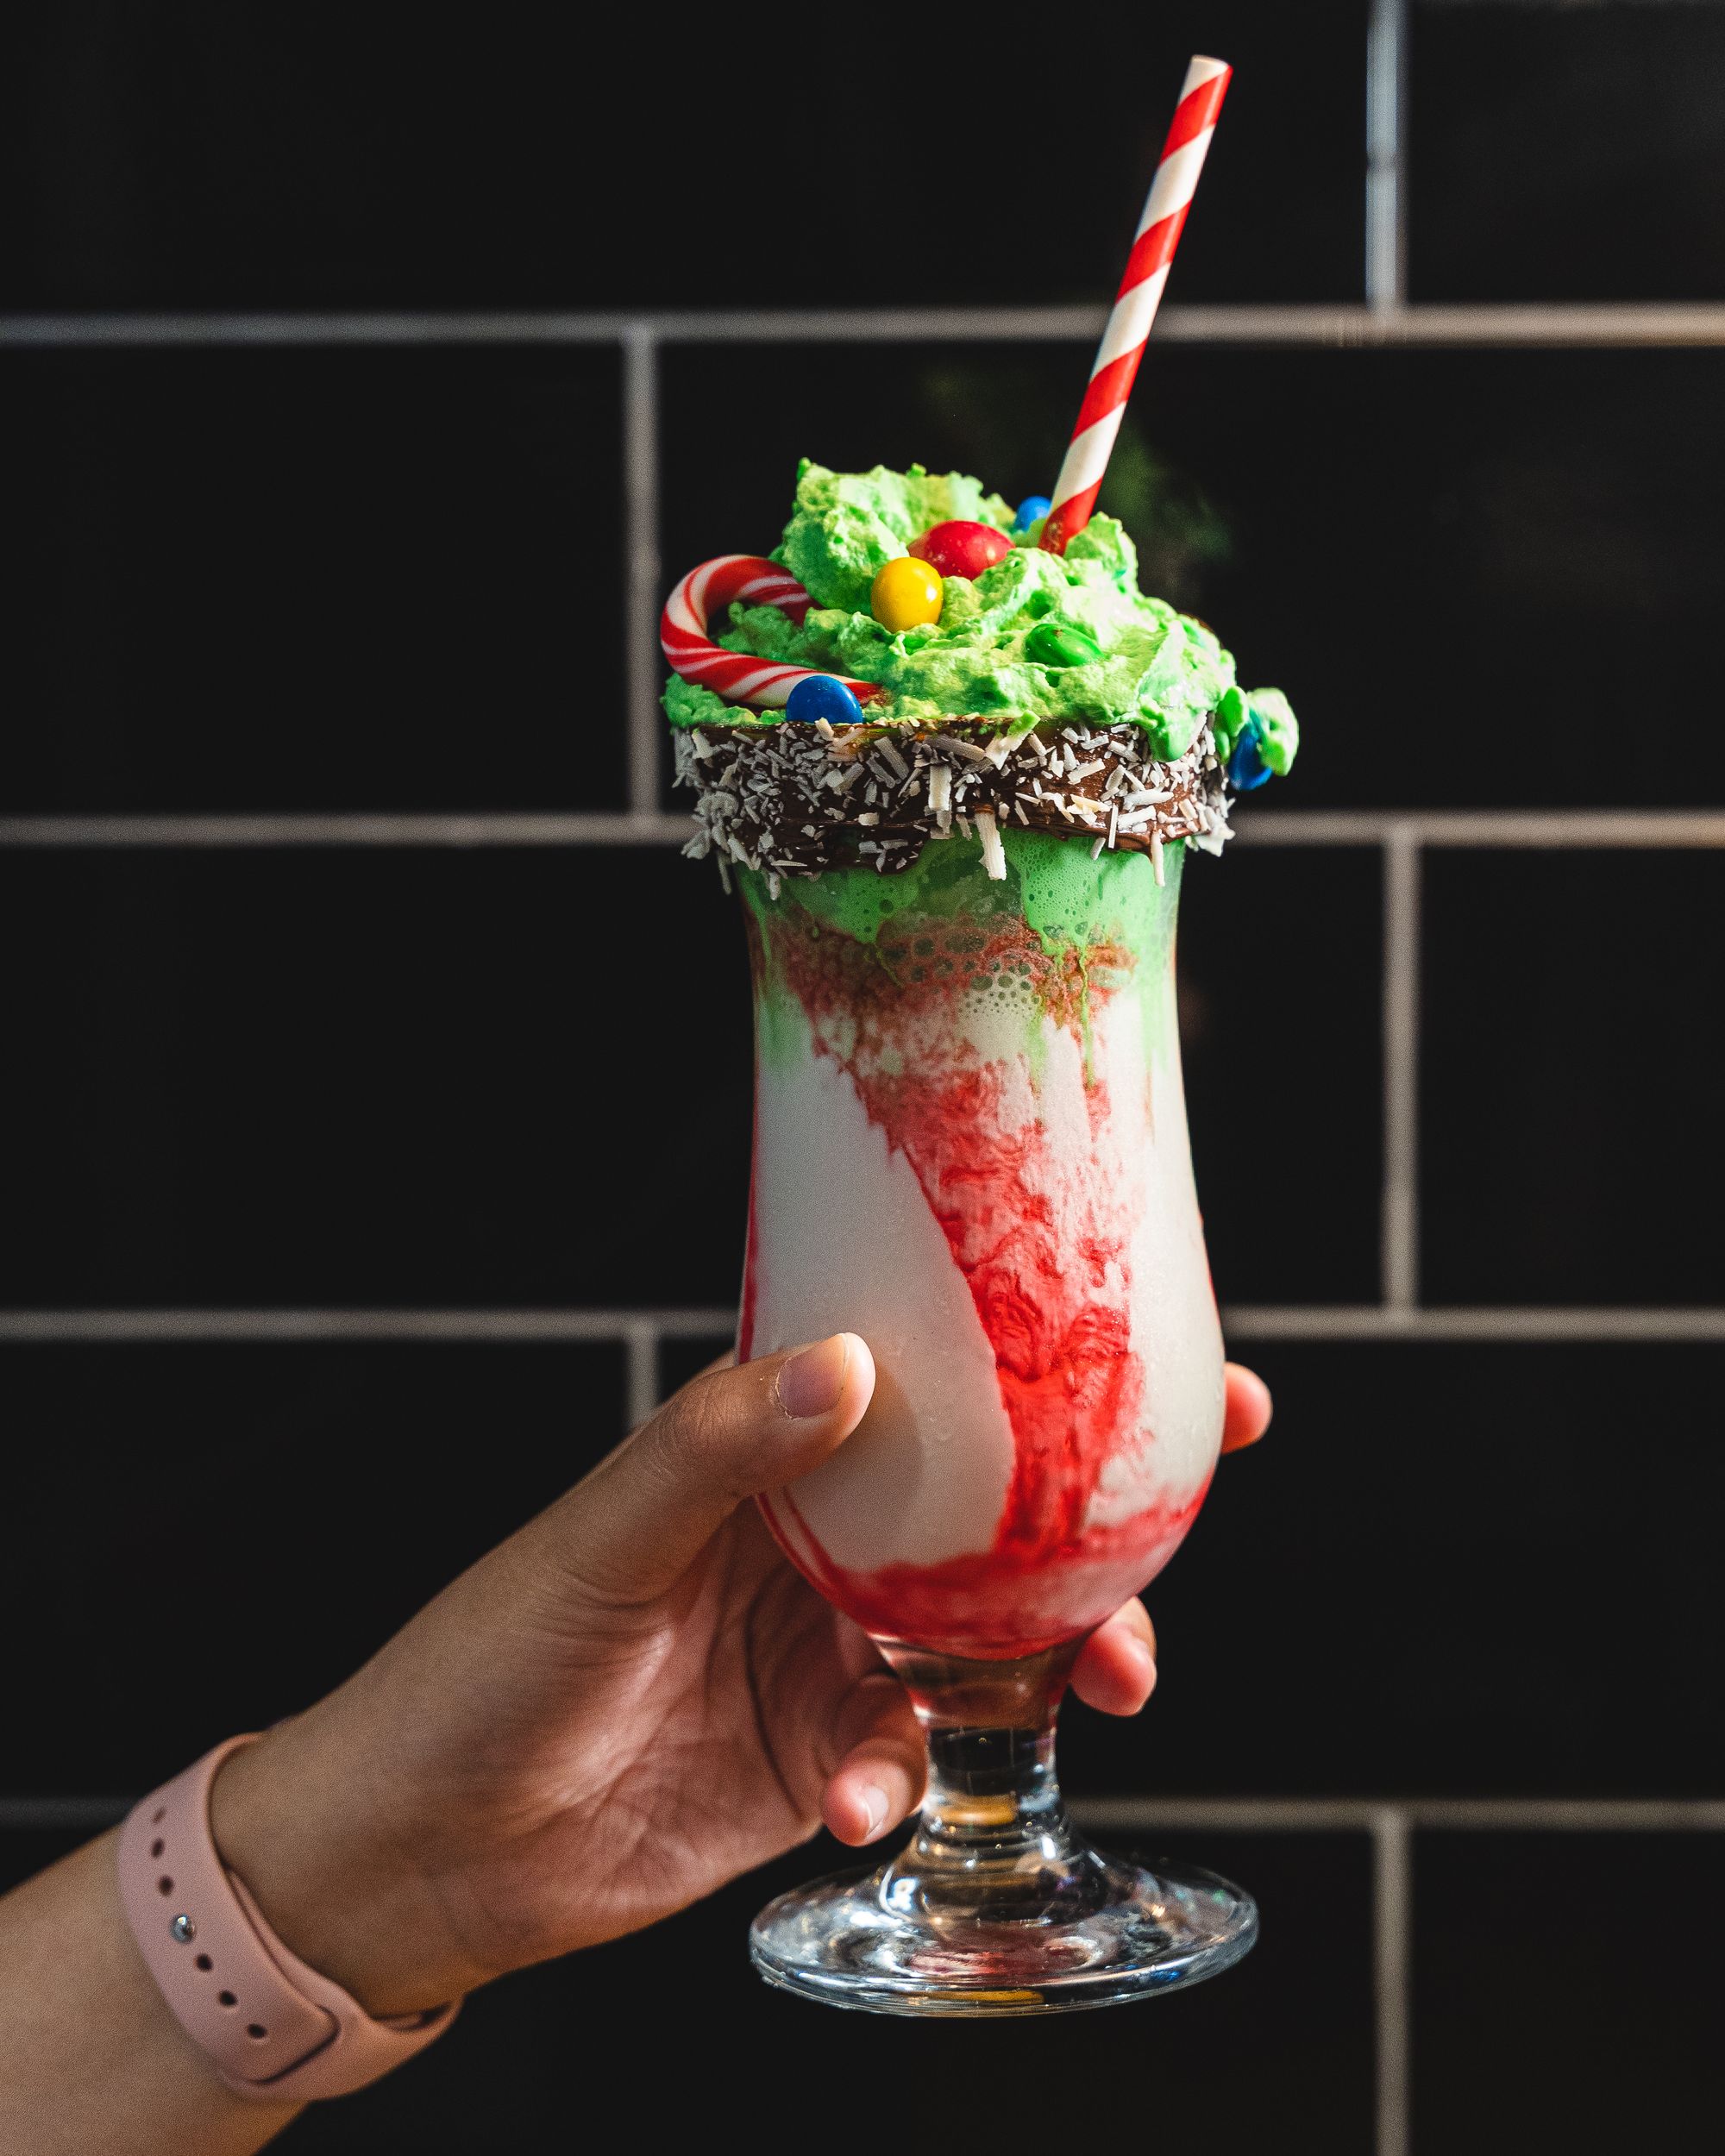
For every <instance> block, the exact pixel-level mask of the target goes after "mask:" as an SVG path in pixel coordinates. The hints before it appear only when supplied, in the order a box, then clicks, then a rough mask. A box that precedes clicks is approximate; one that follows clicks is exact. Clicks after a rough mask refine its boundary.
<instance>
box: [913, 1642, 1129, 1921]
mask: <svg viewBox="0 0 1725 2156" xmlns="http://www.w3.org/2000/svg"><path fill="white" fill-rule="evenodd" d="M883 1651H884V1652H885V1654H886V1656H887V1658H888V1661H889V1662H890V1663H891V1664H892V1665H893V1668H894V1670H896V1672H897V1673H898V1675H899V1677H900V1679H901V1680H902V1682H903V1683H904V1684H905V1687H906V1690H907V1691H908V1692H909V1694H910V1695H911V1701H912V1703H913V1706H914V1707H915V1708H916V1714H917V1719H918V1720H919V1722H920V1723H921V1725H922V1727H923V1732H924V1735H925V1738H926V1740H927V1744H928V1789H927V1793H926V1795H925V1796H924V1798H923V1802H922V1811H921V1814H920V1816H919V1820H918V1822H917V1828H916V1832H915V1833H914V1834H913V1836H912V1838H911V1839H910V1841H909V1842H908V1843H907V1844H906V1847H905V1849H904V1850H903V1852H901V1853H900V1856H899V1857H898V1858H896V1859H895V1860H894V1862H893V1863H892V1864H891V1865H888V1869H887V1872H886V1874H885V1877H884V1880H883V1883H882V1892H883V1896H884V1897H885V1898H886V1900H887V1901H888V1903H889V1905H890V1906H893V1907H894V1908H904V1909H906V1911H908V1910H909V1909H910V1908H916V1909H918V1910H919V1911H920V1912H922V1913H923V1914H925V1915H929V1916H933V1917H939V1916H943V1915H944V1916H950V1917H951V1918H953V1919H955V1920H958V1919H962V1920H963V1921H969V1922H975V1921H977V1920H978V1919H981V1920H982V1921H986V1922H996V1923H1011V1922H1033V1923H1045V1922H1047V1921H1049V1920H1050V1918H1051V1917H1057V1918H1068V1917H1072V1918H1076V1917H1078V1916H1081V1915H1082V1914H1083V1913H1084V1909H1085V1908H1087V1907H1088V1906H1089V1905H1091V1904H1092V1903H1094V1904H1095V1906H1101V1902H1102V1900H1103V1899H1105V1898H1106V1893H1107V1883H1106V1880H1105V1878H1104V1877H1103V1870H1104V1868H1103V1867H1102V1866H1101V1864H1100V1862H1099V1860H1098V1859H1097V1858H1095V1857H1094V1856H1092V1855H1091V1854H1090V1852H1088V1850H1086V1849H1084V1848H1083V1847H1082V1845H1080V1844H1078V1843H1076V1842H1075V1841H1074V1839H1073V1837H1072V1833H1071V1829H1070V1827H1069V1824H1068V1821H1067V1818H1066V1809H1065V1806H1064V1805H1063V1802H1061V1796H1060V1785H1059V1783H1058V1781H1057V1779H1056V1776H1055V1769H1054V1724H1055V1717H1056V1715H1057V1714H1058V1712H1059V1708H1060V1701H1061V1698H1062V1695H1063V1694H1064V1692H1065V1689H1066V1681H1067V1677H1068V1675H1069V1671H1070V1670H1071V1667H1072V1663H1073V1660H1074V1658H1075V1657H1076V1653H1077V1643H1076V1641H1075V1642H1072V1643H1069V1644H1068V1645H1063V1646H1060V1647H1056V1648H1051V1649H1050V1650H1049V1651H1046V1652H1045V1653H1043V1654H1039V1655H1032V1656H1029V1657H1027V1658H1025V1659H1024V1660H1022V1661H1018V1662H971V1661H961V1660H959V1659H958V1658H956V1657H953V1656H947V1655H932V1654H928V1653H925V1652H924V1651H922V1650H920V1649H917V1648H907V1647H900V1646H897V1645H885V1646H884V1647H883Z"/></svg>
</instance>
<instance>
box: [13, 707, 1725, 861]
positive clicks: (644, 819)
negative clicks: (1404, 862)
mask: <svg viewBox="0 0 1725 2156" xmlns="http://www.w3.org/2000/svg"><path fill="white" fill-rule="evenodd" d="M654 723H655V724H657V720H656V718H655V722H654ZM632 761H633V741H632V740H631V765H632ZM692 828H693V826H692V824H691V823H690V820H689V818H687V816H681V815H676V814H664V815H662V814H658V813H656V812H648V813H645V814H642V815H636V814H633V813H630V814H623V813H613V812H606V811H604V810H574V811H571V812H568V813H567V814H561V815H559V814H541V813H538V812H514V811H502V812H497V813H495V814H490V815H462V814H452V815H435V814H420V813H417V812H404V813H401V814H394V813H378V814H351V815H349V814H334V815H315V816H295V815H284V816H267V815H256V816H254V815H245V816H179V815H154V814H144V815H124V816H9V817H0V846H24V847H42V848H47V847H55V846H92V847H103V846H161V847H188V848H204V847H267V846H424V847H442V846H451V847H458V848H459V847H490V846H681V845H682V844H683V843H685V842H686V841H687V838H688V836H689V833H690V830H692ZM1234 843H1236V844H1237V845H1245V846H1249V847H1251V848H1253V849H1257V848H1258V847H1260V846H1393V845H1395V844H1396V843H1406V844H1408V845H1412V846H1418V847H1440V848H1464V849H1484V850H1499V849H1512V850H1518V851H1546V850H1553V851H1565V850H1569V849H1577V850H1586V851H1589V852H1595V851H1598V850H1600V849H1643V848H1654V849H1697V850H1700V849H1725V811H1722V810H1717V809H1678V808H1670V809H1631V810H1617V809H1428V810H1425V811H1419V812H1416V811H1409V810H1401V809H1262V810H1254V811H1252V812H1251V815H1250V817H1249V818H1246V819H1245V820H1243V821H1242V824H1241V826H1240V829H1239V832H1238V833H1237V834H1236V837H1235V842H1234Z"/></svg>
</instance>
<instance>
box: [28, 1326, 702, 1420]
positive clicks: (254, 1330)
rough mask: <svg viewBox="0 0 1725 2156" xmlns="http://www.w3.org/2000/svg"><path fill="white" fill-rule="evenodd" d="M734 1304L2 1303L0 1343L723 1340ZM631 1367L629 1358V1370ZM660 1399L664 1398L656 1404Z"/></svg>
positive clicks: (622, 1342) (630, 1342)
mask: <svg viewBox="0 0 1725 2156" xmlns="http://www.w3.org/2000/svg"><path fill="white" fill-rule="evenodd" d="M736 1329H737V1313H736V1311H735V1309H734V1308H732V1309H718V1308H714V1309H710V1310H703V1309H682V1310H279V1309H276V1310H0V1341H5V1340H10V1341H24V1342H30V1343H33V1344H50V1345H51V1344H54V1343H57V1342H63V1343H66V1344H72V1343H76V1342H98V1343H99V1342H109V1343H122V1342H123V1343H126V1344H135V1345H145V1346H147V1345H150V1344H173V1343H177V1342H212V1341H223V1340H229V1341H248V1342H258V1343H260V1344H262V1343H268V1342H271V1341H287V1342H292V1341H303V1340H436V1341H442V1342H449V1341H464V1340H471V1341H532V1340H550V1341H557V1340H568V1341H585V1342H594V1343H601V1344H611V1345H624V1346H629V1347H630V1348H631V1351H632V1353H633V1352H638V1350H636V1348H635V1344H636V1343H637V1341H643V1340H648V1339H678V1340H689V1339H703V1338H706V1337H707V1336H709V1335H711V1336H712V1338H715V1339H717V1338H723V1337H724V1336H725V1335H728V1334H730V1333H732V1332H735V1331H736ZM633 1371H634V1364H633V1362H632V1361H631V1373H633ZM654 1404H655V1405H656V1404H657V1403H656V1402H655V1403H654Z"/></svg>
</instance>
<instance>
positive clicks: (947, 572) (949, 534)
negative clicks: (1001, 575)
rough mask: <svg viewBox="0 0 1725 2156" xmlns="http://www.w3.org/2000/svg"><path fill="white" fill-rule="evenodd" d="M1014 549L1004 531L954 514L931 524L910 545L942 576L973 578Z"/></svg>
mask: <svg viewBox="0 0 1725 2156" xmlns="http://www.w3.org/2000/svg"><path fill="white" fill-rule="evenodd" d="M1012 548H1013V542H1012V541H1011V539H1010V538H1008V537H1007V534H1006V533H1005V532H1004V531H996V530H995V529H994V526H993V525H992V524H972V523H966V522H965V520H964V519H963V517H954V518H953V519H952V521H951V522H950V523H944V524H933V525H931V527H930V528H929V530H926V531H925V532H924V534H923V536H922V537H921V538H920V539H913V540H912V541H911V545H910V550H911V552H912V553H913V555H915V556H916V558H917V560H918V561H926V562H927V564H928V566H929V567H930V568H931V569H937V570H938V571H939V573H940V574H941V575H942V576H968V577H969V578H971V579H972V580H975V578H977V577H979V576H981V575H982V572H983V570H984V569H992V568H993V567H994V564H995V563H996V562H997V561H1000V560H1001V559H1002V558H1003V556H1005V555H1008V554H1010V553H1011V552H1012Z"/></svg>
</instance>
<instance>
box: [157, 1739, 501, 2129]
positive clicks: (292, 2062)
mask: <svg viewBox="0 0 1725 2156" xmlns="http://www.w3.org/2000/svg"><path fill="white" fill-rule="evenodd" d="M253 1741H254V1739H252V1738H251V1737H231V1738H229V1740H228V1742H227V1743H226V1744H224V1745H216V1749H215V1750H214V1751H213V1752H206V1753H205V1754H204V1757H203V1758H201V1759H200V1760H198V1763H197V1764H196V1765H195V1766H190V1767H188V1768H187V1769H186V1770H185V1773H184V1774H180V1775H177V1776H176V1777H174V1779H173V1781H172V1782H168V1783H164V1785H163V1786H162V1787H161V1788H160V1789H158V1790H157V1791H156V1792H155V1794H154V1796H147V1797H146V1798H145V1799H144V1800H143V1802H141V1804H139V1805H137V1806H136V1807H135V1808H134V1809H133V1810H132V1812H131V1813H130V1814H129V1815H128V1817H127V1819H126V1822H125V1824H124V1826H122V1827H121V1829H120V1852H119V1853H120V1899H121V1901H122V1902H123V1904H124V1906H125V1910H126V1917H127V1921H128V1922H129V1924H130V1925H131V1927H132V1936H133V1937H134V1939H135V1940H137V1942H138V1951H139V1952H140V1953H141V1954H142V1956H143V1958H144V1961H145V1964H146V1965H147V1968H148V1970H149V1972H150V1974H151V1976H153V1977H154V1978H155V1981H156V1984H157V1986H158V1987H159V1989H160V1992H161V1995H162V1996H163V1998H164V1999H166V2002H167V2003H168V2006H169V2008H170V2009H171V2010H172V2012H173V2015H174V2018H175V2019H176V2020H177V2021H179V2025H180V2027H181V2028H183V2029H184V2030H185V2033H186V2034H187V2035H188V2036H190V2037H191V2040H192V2041H193V2042H194V2043H195V2044H198V2045H199V2046H201V2047H202V2048H203V2050H204V2051H205V2052H206V2053H208V2054H209V2056H210V2061H211V2063H212V2064H213V2065H214V2066H215V2068H216V2072H217V2074H218V2075H220V2077H221V2078H222V2079H223V2081H224V2082H225V2083H226V2084H228V2086H229V2088H230V2089H231V2090H234V2092H235V2095H237V2096H252V2097H254V2098H256V2099H257V2100H258V2101H259V2102H260V2103H304V2101H305V2100H306V2099H307V2098H308V2097H311V2096H345V2095H346V2094H347V2093H348V2090H353V2089H362V2088H364V2087H365V2085H366V2084H367V2082H370V2081H375V2080H376V2079H377V2078H379V2076H380V2075H382V2074H386V2073H387V2072H388V2071H390V2069H391V2067H392V2066H398V2065H400V2064H401V2063H402V2061H403V2060H404V2059H411V2058H412V2057H413V2055H414V2053H416V2052H419V2051H423V2049H424V2047H425V2046H426V2045H427V2044H429V2043H430V2041H431V2040H432V2039H433V2038H434V2037H436V2036H441V2035H442V2033H443V2031H444V2030H445V2029H446V2028H448V2027H449V2023H450V2022H451V2021H453V2020H454V2019H455V2011H456V2008H457V2007H458V2006H459V2005H460V2003H461V2002H460V2001H459V2000H457V2001H455V2002H454V2003H453V2004H451V2005H449V2006H440V2007H434V2008H433V2009H431V2011H430V2013H428V2014H416V2015H409V2016H407V2017H406V2018H405V2020H402V2021H373V2019H372V2017H371V2016H370V2015H368V2014H367V2012H366V2011H365V2009H364V2008H363V2007H361V2005H360V2003H359V2002H358V2001H357V2000H355V1999H353V1998H351V1997H349V1996H348V1993H347V1992H345V1991H344V1990H342V1987H341V1986H340V1984H331V1983H330V1981H329V1978H328V1977H320V1976H319V1975H318V1974H317V1971H316V1970H315V1969H308V1968H307V1967H306V1965H305V1964H304V1962H303V1961H301V1960H300V1959H298V1956H297V1955H294V1954H292V1953H290V1952H288V1950H287V1948H286V1947H285V1946H283V1945H282V1943H281V1941H280V1940H279V1939H278V1938H277V1937H276V1936H275V1934H273V1932H272V1931H271V1930H270V1928H269V1926H268V1925H267V1923H266V1922H265V1921H264V1919H263V1917H262V1916H261V1915H260V1913H259V1910H258V1906H257V1903H256V1902H254V1901H253V1899H252V1897H251V1896H250V1894H248V1892H247V1890H246V1888H245V1885H244V1883H242V1881H241V1880H239V1879H237V1878H235V1876H234V1875H233V1873H232V1872H230V1871H229V1870H228V1869H227V1867H226V1865H224V1864H223V1861H222V1858H221V1856H220V1853H219V1852H217V1850H216V1844H215V1841H214V1839H213V1838H212V1837H211V1834H210V1783H212V1782H213V1781H214V1780H215V1778H216V1769H217V1768H218V1767H220V1765H221V1764H222V1762H223V1760H224V1759H225V1758H227V1757H228V1754H229V1752H233V1751H234V1750H235V1749H236V1748H237V1747H238V1746H239V1745H248V1744H250V1743H252V1742H253Z"/></svg>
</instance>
